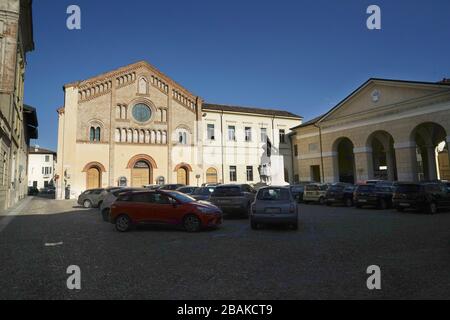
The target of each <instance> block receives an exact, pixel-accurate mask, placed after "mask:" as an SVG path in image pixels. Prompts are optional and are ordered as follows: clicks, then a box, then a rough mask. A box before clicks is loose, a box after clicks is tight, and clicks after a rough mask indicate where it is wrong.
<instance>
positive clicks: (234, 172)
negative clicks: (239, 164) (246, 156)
mask: <svg viewBox="0 0 450 320" xmlns="http://www.w3.org/2000/svg"><path fill="white" fill-rule="evenodd" d="M230 181H231V182H236V181H237V169H236V166H230Z"/></svg>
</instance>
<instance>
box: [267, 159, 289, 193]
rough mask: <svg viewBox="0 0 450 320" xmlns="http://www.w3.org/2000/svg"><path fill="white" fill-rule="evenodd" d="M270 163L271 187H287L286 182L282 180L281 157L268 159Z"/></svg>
mask: <svg viewBox="0 0 450 320" xmlns="http://www.w3.org/2000/svg"><path fill="white" fill-rule="evenodd" d="M270 162H271V168H270V171H271V178H272V179H271V182H270V185H272V186H287V185H289V183H288V182H286V181H285V180H284V159H283V156H280V155H273V156H271V157H270Z"/></svg>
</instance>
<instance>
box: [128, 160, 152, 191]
mask: <svg viewBox="0 0 450 320" xmlns="http://www.w3.org/2000/svg"><path fill="white" fill-rule="evenodd" d="M152 175H153V170H152V167H151V165H150V164H149V163H148V162H147V161H145V160H139V161H137V162H136V163H135V164H134V166H133V168H132V169H131V186H132V187H137V188H139V187H142V186H145V185H148V184H151V183H152V181H153V177H152Z"/></svg>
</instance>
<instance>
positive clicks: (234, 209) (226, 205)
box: [209, 184, 256, 217]
mask: <svg viewBox="0 0 450 320" xmlns="http://www.w3.org/2000/svg"><path fill="white" fill-rule="evenodd" d="M255 194H256V190H255V189H253V188H252V187H251V186H250V185H248V184H223V185H220V186H217V187H216V188H215V189H214V192H213V193H212V194H211V197H210V199H209V202H211V203H213V204H215V205H216V206H217V207H219V208H220V209H221V210H222V211H223V213H227V214H229V215H241V216H245V217H248V216H249V215H250V210H251V204H252V203H253V201H254V200H255Z"/></svg>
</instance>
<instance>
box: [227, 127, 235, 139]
mask: <svg viewBox="0 0 450 320" xmlns="http://www.w3.org/2000/svg"><path fill="white" fill-rule="evenodd" d="M228 140H229V141H236V127H235V126H228Z"/></svg>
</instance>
